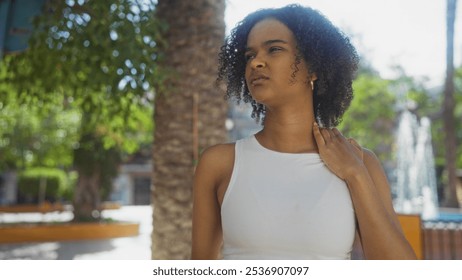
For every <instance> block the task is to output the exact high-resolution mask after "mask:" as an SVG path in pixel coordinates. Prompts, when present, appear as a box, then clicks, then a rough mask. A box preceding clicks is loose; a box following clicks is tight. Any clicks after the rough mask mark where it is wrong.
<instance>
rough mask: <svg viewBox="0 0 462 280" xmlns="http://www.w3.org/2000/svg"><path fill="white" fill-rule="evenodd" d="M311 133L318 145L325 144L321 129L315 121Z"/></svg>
mask: <svg viewBox="0 0 462 280" xmlns="http://www.w3.org/2000/svg"><path fill="white" fill-rule="evenodd" d="M313 135H314V139H315V140H316V143H317V144H318V146H324V145H326V141H325V140H324V137H323V136H322V134H321V129H320V128H319V126H318V124H317V123H313Z"/></svg>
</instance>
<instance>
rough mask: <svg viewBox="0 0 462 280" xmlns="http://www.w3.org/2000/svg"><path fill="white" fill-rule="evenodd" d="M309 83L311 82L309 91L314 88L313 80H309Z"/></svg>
mask: <svg viewBox="0 0 462 280" xmlns="http://www.w3.org/2000/svg"><path fill="white" fill-rule="evenodd" d="M310 84H311V91H313V90H314V82H313V80H311V81H310Z"/></svg>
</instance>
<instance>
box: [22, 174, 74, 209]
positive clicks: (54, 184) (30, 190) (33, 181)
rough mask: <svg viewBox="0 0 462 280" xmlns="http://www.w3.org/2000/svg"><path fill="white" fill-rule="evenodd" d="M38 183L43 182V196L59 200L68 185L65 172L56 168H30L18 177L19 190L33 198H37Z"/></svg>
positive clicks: (66, 190)
mask: <svg viewBox="0 0 462 280" xmlns="http://www.w3.org/2000/svg"><path fill="white" fill-rule="evenodd" d="M42 180H43V181H42ZM40 184H45V186H46V189H45V197H46V199H47V200H52V201H56V200H59V198H61V197H62V195H63V194H64V193H66V192H68V191H69V190H68V189H69V187H70V186H69V182H68V178H67V175H66V172H64V171H63V170H60V169H56V168H47V167H36V168H30V169H27V170H25V171H23V172H22V173H21V174H20V175H19V177H18V188H19V192H20V193H21V194H23V195H24V196H26V197H30V198H32V199H33V200H38V196H39V192H40Z"/></svg>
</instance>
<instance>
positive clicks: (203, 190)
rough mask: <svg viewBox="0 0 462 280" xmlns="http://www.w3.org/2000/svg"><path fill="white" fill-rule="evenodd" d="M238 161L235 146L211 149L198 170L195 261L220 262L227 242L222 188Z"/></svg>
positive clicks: (193, 256)
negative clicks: (209, 260) (222, 221)
mask: <svg viewBox="0 0 462 280" xmlns="http://www.w3.org/2000/svg"><path fill="white" fill-rule="evenodd" d="M233 161H234V145H230V144H224V145H216V146H213V147H210V148H208V149H207V150H206V151H204V153H203V154H202V156H201V159H200V161H199V164H198V166H197V168H196V172H195V176H194V185H193V217H192V223H193V226H192V251H191V258H192V259H217V258H218V257H219V256H220V248H221V245H222V242H223V235H222V229H221V209H220V203H219V199H218V187H219V186H220V184H222V183H223V180H224V179H225V178H226V174H227V173H226V172H229V168H230V166H229V165H230V164H231V168H232V164H233Z"/></svg>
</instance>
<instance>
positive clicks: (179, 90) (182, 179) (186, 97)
mask: <svg viewBox="0 0 462 280" xmlns="http://www.w3.org/2000/svg"><path fill="white" fill-rule="evenodd" d="M224 10H225V0H189V1H180V0H159V2H158V5H157V7H156V15H157V16H158V18H159V19H160V20H162V21H164V22H165V23H166V24H167V25H168V27H167V28H168V29H167V31H166V33H165V34H164V39H165V41H166V42H165V43H166V47H165V48H164V51H163V58H162V60H163V63H162V65H163V66H164V69H167V70H168V71H170V75H169V77H168V78H167V79H166V80H165V83H164V85H163V88H162V89H158V90H157V92H156V98H155V105H154V106H155V109H154V110H155V113H154V121H155V123H156V128H155V133H154V149H153V162H154V170H153V171H154V173H153V189H152V202H153V205H154V213H153V224H154V230H153V234H152V258H153V259H189V258H190V246H191V245H190V243H191V214H192V181H193V173H194V168H195V164H196V162H197V160H198V154H199V153H200V151H201V150H203V149H204V148H206V147H208V146H210V145H213V144H216V143H219V142H224V141H225V140H226V129H225V126H224V124H225V118H226V111H227V104H226V102H225V101H224V100H223V90H222V89H220V88H217V87H216V86H215V77H216V69H217V55H218V51H219V48H220V46H221V44H222V43H223V38H224V32H225V24H224Z"/></svg>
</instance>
